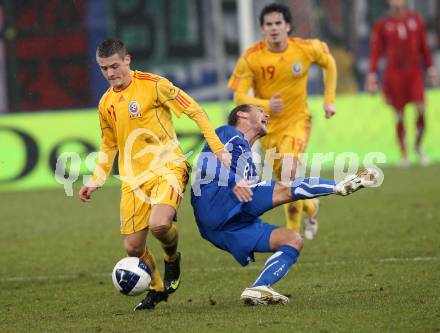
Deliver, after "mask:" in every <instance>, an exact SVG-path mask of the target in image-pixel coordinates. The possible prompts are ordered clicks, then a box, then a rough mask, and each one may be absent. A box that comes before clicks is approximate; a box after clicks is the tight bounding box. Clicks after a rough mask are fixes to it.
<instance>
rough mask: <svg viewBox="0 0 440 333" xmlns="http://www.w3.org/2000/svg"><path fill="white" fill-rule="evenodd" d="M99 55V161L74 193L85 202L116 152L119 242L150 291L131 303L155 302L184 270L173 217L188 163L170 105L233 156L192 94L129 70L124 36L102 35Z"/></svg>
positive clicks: (226, 158)
mask: <svg viewBox="0 0 440 333" xmlns="http://www.w3.org/2000/svg"><path fill="white" fill-rule="evenodd" d="M96 60H97V63H98V65H99V67H100V69H101V72H102V74H103V76H104V77H105V79H107V81H108V82H109V84H110V87H109V89H108V90H107V91H106V92H105V94H104V95H103V96H102V98H101V100H100V102H99V121H100V125H101V130H102V143H101V147H100V151H99V158H98V163H97V166H96V169H95V171H94V174H93V176H92V178H91V180H90V182H88V183H87V184H86V185H84V186H83V187H82V188H81V190H80V192H79V197H80V199H81V200H82V201H83V202H88V201H90V200H91V195H92V193H93V192H94V191H95V190H96V189H98V188H99V187H101V186H102V185H103V183H104V181H105V179H106V177H107V176H108V174H109V172H110V169H111V168H112V165H113V161H114V158H115V155H116V153H117V152H119V161H118V166H119V173H120V177H121V180H122V185H121V202H120V221H121V234H122V235H123V243H124V248H125V251H126V252H127V255H128V256H132V257H139V258H141V259H143V260H144V261H145V262H146V263H147V264H148V266H149V267H150V269H151V270H152V282H151V285H150V287H149V291H148V293H147V295H146V297H145V298H144V299H143V300H142V301H141V302H140V303H139V304H138V305H137V306H136V307H135V310H144V309H153V308H154V307H155V306H156V304H157V303H159V302H161V301H166V300H167V298H168V296H169V294H171V293H173V292H174V291H175V290H176V289H177V288H178V286H179V283H180V275H181V274H180V252H178V251H177V243H178V232H177V229H176V225H175V223H173V221H174V220H175V217H176V210H177V208H178V206H179V203H180V201H181V198H182V194H183V191H184V190H185V186H186V183H187V180H188V171H189V165H188V162H187V161H186V159H185V156H184V154H183V153H182V151H181V149H180V146H179V143H178V140H177V137H176V132H175V130H174V127H173V124H172V112H173V113H175V114H176V115H177V116H178V117H179V116H180V115H181V114H183V113H184V114H186V115H187V116H188V117H190V118H191V119H192V120H194V121H195V122H196V123H197V125H198V127H199V128H200V130H201V132H202V133H203V135H204V136H205V138H206V140H207V142H208V144H209V146H210V147H211V149H212V150H213V151H214V152H215V153H216V156H217V157H218V158H219V159H220V160H221V161H222V162H223V163H224V164H225V165H228V164H229V163H230V154H229V153H228V152H225V151H224V149H223V148H224V147H223V144H222V143H221V141H220V140H219V138H218V137H217V135H216V134H215V131H214V128H213V127H212V126H211V124H210V122H209V120H208V117H207V115H206V114H205V113H204V111H203V110H202V109H201V107H200V106H199V105H198V104H197V103H196V102H195V101H194V100H193V99H192V98H191V97H190V96H188V95H187V94H186V93H185V92H184V91H182V90H181V89H179V88H178V87H175V86H174V85H173V84H172V83H171V82H170V81H168V80H167V79H166V78H163V77H160V76H158V75H154V74H151V73H145V72H140V71H132V70H131V69H130V63H131V57H130V55H129V54H128V53H127V50H126V47H125V45H124V44H123V42H122V41H120V40H116V39H107V40H105V41H103V42H102V43H101V44H100V45H99V46H98V48H97V51H96ZM149 230H151V234H152V235H153V236H154V237H155V238H156V239H157V240H158V241H159V243H160V245H161V247H162V249H163V251H164V260H165V274H164V279H163V280H162V277H161V275H160V273H159V271H158V270H157V268H156V262H155V259H154V257H153V254H152V253H151V251H149V249H148V248H147V246H146V239H147V234H148V231H149Z"/></svg>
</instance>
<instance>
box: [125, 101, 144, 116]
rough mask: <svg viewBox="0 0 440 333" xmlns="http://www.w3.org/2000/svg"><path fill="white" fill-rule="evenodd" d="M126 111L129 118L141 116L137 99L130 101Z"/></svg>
mask: <svg viewBox="0 0 440 333" xmlns="http://www.w3.org/2000/svg"><path fill="white" fill-rule="evenodd" d="M128 112H130V118H131V119H136V118H140V117H142V113H141V105H140V104H139V102H138V101H136V100H135V101H131V102H130V104H128Z"/></svg>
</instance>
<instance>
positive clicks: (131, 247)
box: [124, 243, 145, 258]
mask: <svg viewBox="0 0 440 333" xmlns="http://www.w3.org/2000/svg"><path fill="white" fill-rule="evenodd" d="M124 248H125V252H127V255H128V256H129V257H138V258H139V257H141V256H142V255H143V254H144V252H145V247H144V246H143V245H138V244H133V243H125V244H124Z"/></svg>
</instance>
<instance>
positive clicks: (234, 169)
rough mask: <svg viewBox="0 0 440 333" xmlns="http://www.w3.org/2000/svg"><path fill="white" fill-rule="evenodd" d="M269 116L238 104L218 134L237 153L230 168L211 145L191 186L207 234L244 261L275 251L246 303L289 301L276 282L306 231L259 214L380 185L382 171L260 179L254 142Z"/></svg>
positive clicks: (243, 296)
mask: <svg viewBox="0 0 440 333" xmlns="http://www.w3.org/2000/svg"><path fill="white" fill-rule="evenodd" d="M268 121H269V116H268V114H266V113H265V112H264V111H263V109H262V108H261V107H258V106H255V105H250V104H243V105H239V106H237V107H236V108H234V109H233V110H232V111H231V113H230V115H229V118H228V125H226V126H222V127H219V128H218V129H217V130H216V133H217V135H218V137H219V138H220V140H221V141H222V142H223V143H224V144H225V148H226V149H227V150H228V151H230V152H231V154H232V163H231V167H230V170H227V169H226V168H225V167H223V166H222V165H221V164H220V162H217V160H216V158H215V155H214V154H213V153H212V152H211V150H210V148H209V147H208V146H207V145H206V146H205V147H204V149H203V151H202V153H201V154H200V157H199V159H198V163H197V169H196V170H195V177H193V184H192V188H191V204H192V206H193V209H194V215H195V218H196V222H197V225H198V228H199V231H200V234H201V235H202V237H203V238H204V239H206V240H208V241H209V242H211V243H212V244H214V245H215V246H217V247H218V248H220V249H222V250H225V251H227V252H229V253H230V254H231V255H232V256H233V257H234V258H235V259H236V260H237V261H238V262H239V263H240V265H242V266H246V265H247V264H248V263H249V262H250V261H253V260H254V252H272V253H273V255H272V256H271V257H270V258H269V259H268V260H267V261H266V263H265V265H264V267H263V269H262V271H261V273H260V274H259V276H258V277H257V279H256V280H255V282H254V283H253V284H252V285H251V286H250V287H248V288H246V289H245V290H244V291H243V293H242V294H241V300H242V301H243V302H244V303H245V304H249V305H256V304H277V303H282V304H286V303H288V301H289V299H288V297H286V296H284V295H282V294H280V293H278V292H276V291H275V290H273V289H272V286H273V285H274V284H275V283H277V282H278V281H279V280H280V279H282V278H283V277H284V276H285V275H286V274H287V272H288V271H289V269H290V267H292V265H294V264H295V262H296V261H297V260H298V257H299V255H300V252H301V249H302V247H303V239H302V237H301V235H300V234H299V233H298V232H296V231H294V230H289V229H286V228H284V227H278V226H275V225H271V224H268V223H266V222H264V221H263V220H261V218H260V216H261V215H262V214H263V213H265V212H266V211H268V210H270V209H272V208H274V207H276V206H279V205H282V204H285V203H288V202H292V201H295V200H302V199H310V198H315V197H319V196H326V195H330V194H338V195H348V194H351V193H353V192H355V191H357V190H359V189H361V188H364V187H373V186H377V182H378V178H379V173H378V171H377V170H375V169H366V170H364V171H361V172H358V173H357V174H354V175H350V176H348V177H346V178H345V179H344V180H343V181H341V182H340V183H338V184H335V182H333V181H329V180H325V179H320V178H301V179H296V180H295V181H294V182H291V183H289V184H285V183H282V182H276V181H265V182H257V171H256V167H255V164H254V162H253V159H252V152H251V147H252V144H253V143H254V142H255V141H256V140H257V139H258V138H260V137H262V136H264V135H265V134H266V127H267V123H268Z"/></svg>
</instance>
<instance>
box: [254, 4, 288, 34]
mask: <svg viewBox="0 0 440 333" xmlns="http://www.w3.org/2000/svg"><path fill="white" fill-rule="evenodd" d="M274 12H275V13H281V14H282V15H283V18H284V21H286V23H289V24H290V25H292V13H291V12H290V9H289V7H287V6H286V5H282V4H279V3H271V4H269V5H267V6H265V7H264V8H263V9H262V10H261V12H260V26H263V24H264V16H266V15H267V14H270V13H274ZM292 30H293V27H292Z"/></svg>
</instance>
